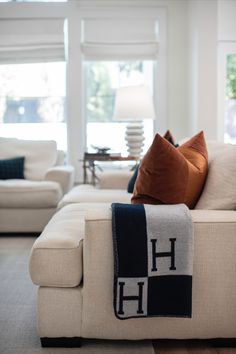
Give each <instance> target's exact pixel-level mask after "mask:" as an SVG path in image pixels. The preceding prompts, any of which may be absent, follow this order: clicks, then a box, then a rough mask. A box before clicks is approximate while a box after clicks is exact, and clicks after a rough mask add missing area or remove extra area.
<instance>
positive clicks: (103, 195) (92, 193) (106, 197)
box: [59, 185, 131, 208]
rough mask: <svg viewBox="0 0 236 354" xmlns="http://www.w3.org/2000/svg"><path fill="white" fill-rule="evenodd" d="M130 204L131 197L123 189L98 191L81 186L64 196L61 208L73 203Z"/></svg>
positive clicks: (90, 187)
mask: <svg viewBox="0 0 236 354" xmlns="http://www.w3.org/2000/svg"><path fill="white" fill-rule="evenodd" d="M116 202H117V203H130V202H131V195H130V194H129V193H128V192H127V191H126V190H123V189H98V188H95V187H93V186H91V185H79V186H76V187H74V188H72V189H71V191H70V192H69V193H67V194H66V195H64V197H63V199H62V200H61V202H60V203H59V208H62V207H64V206H65V205H68V204H73V203H116Z"/></svg>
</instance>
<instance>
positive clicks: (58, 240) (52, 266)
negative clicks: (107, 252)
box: [29, 207, 85, 287]
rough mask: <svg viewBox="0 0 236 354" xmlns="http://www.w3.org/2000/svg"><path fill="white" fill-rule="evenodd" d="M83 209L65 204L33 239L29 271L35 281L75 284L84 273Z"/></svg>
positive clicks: (63, 285) (49, 283) (48, 283)
mask: <svg viewBox="0 0 236 354" xmlns="http://www.w3.org/2000/svg"><path fill="white" fill-rule="evenodd" d="M84 232H85V227H84V212H83V210H81V211H77V212H76V214H75V212H73V210H71V209H70V208H68V207H65V208H63V209H62V210H60V211H59V212H57V213H56V214H55V215H54V216H53V217H52V219H51V220H50V222H49V223H48V225H47V226H46V227H45V229H44V231H43V232H42V234H41V235H40V236H39V237H38V238H37V239H36V241H35V243H34V245H33V247H32V250H31V254H30V262H29V272H30V276H31V279H32V281H33V283H34V284H36V285H40V286H52V287H75V286H78V285H79V284H80V283H81V281H82V276H83V263H82V253H83V239H84Z"/></svg>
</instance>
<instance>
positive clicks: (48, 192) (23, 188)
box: [0, 179, 62, 213]
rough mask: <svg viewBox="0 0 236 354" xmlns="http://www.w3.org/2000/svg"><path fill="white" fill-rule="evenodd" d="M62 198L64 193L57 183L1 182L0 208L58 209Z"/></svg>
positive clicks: (13, 180) (12, 180)
mask: <svg viewBox="0 0 236 354" xmlns="http://www.w3.org/2000/svg"><path fill="white" fill-rule="evenodd" d="M61 197H62V191H61V188H60V186H59V184H58V183H56V182H49V181H39V182H38V181H28V180H24V179H22V180H21V179H19V180H17V179H9V180H4V181H3V180H0V208H50V207H56V206H57V204H58V202H59V200H60V199H61ZM10 212H11V211H10V210H9V213H10Z"/></svg>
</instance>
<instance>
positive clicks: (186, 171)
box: [132, 132, 208, 209]
mask: <svg viewBox="0 0 236 354" xmlns="http://www.w3.org/2000/svg"><path fill="white" fill-rule="evenodd" d="M207 170H208V157H207V148H206V143H205V139H204V134H203V132H200V133H199V134H197V135H195V136H194V137H193V138H191V139H190V140H189V141H187V142H186V143H184V144H183V145H181V146H180V147H178V148H177V149H176V148H175V147H174V146H173V145H171V144H170V143H169V142H168V141H167V140H166V139H164V138H162V137H161V136H160V135H159V134H156V136H155V138H154V141H153V143H152V145H151V147H150V148H149V150H148V151H147V153H146V155H145V156H144V158H143V160H142V164H141V166H140V168H139V172H138V177H137V180H136V183H135V187H134V194H133V196H132V203H133V204H178V203H184V204H186V205H187V206H188V207H189V208H190V209H192V208H194V206H195V204H196V203H197V201H198V198H199V197H200V194H201V192H202V189H203V186H204V183H205V179H206V176H207Z"/></svg>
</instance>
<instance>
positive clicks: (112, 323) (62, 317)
mask: <svg viewBox="0 0 236 354" xmlns="http://www.w3.org/2000/svg"><path fill="white" fill-rule="evenodd" d="M63 214H64V215H63ZM83 215H84V216H85V236H84V241H83V267H84V268H83V288H82V289H80V288H77V287H75V288H57V287H56V288H55V287H51V288H50V287H40V289H39V301H38V321H39V323H38V328H39V335H40V336H41V337H73V336H82V337H85V338H106V339H145V338H178V339H182V338H218V337H220V338H234V337H236V327H235V318H236V297H235V293H236V281H235V274H236V258H235V242H236V239H235V235H236V212H235V211H223V212H222V211H218V210H217V211H203V210H193V211H191V215H192V218H193V222H194V233H195V240H194V267H193V268H194V273H193V316H192V318H191V319H189V318H163V317H160V318H158V317H156V318H145V319H130V320H127V321H120V320H118V319H117V318H116V317H115V315H114V310H113V266H114V264H113V246H112V235H111V208H110V206H109V205H108V204H107V205H106V206H105V205H103V206H101V205H100V204H92V203H88V204H85V205H83V204H74V205H73V204H72V205H69V206H67V207H65V208H63V209H62V210H61V211H60V212H59V213H58V214H57V215H55V217H54V218H53V220H52V221H51V222H50V224H49V225H48V230H47V232H49V234H48V236H47V235H46V234H45V235H44V239H41V240H40V239H39V243H40V242H42V243H41V252H43V248H44V247H47V246H48V244H49V243H48V242H49V241H50V242H51V246H52V247H56V245H58V249H59V248H60V247H61V246H63V248H64V246H65V244H66V242H67V236H66V235H67V233H66V232H64V233H63V236H62V234H60V230H61V228H62V227H61V224H60V221H61V220H63V223H65V224H64V226H63V227H65V228H64V230H66V229H67V227H69V225H70V226H71V228H70V230H69V233H68V235H69V241H68V242H69V243H71V244H72V245H73V242H74V241H72V239H71V237H70V235H71V232H72V229H73V228H74V227H76V230H74V231H73V232H75V233H78V238H79V234H80V231H79V230H78V228H77V225H76V222H77V220H78V219H80V218H81V217H82V216H83ZM69 217H71V219H70V220H69ZM67 219H68V222H67ZM66 223H67V224H68V225H67V226H66ZM45 232H46V230H45ZM58 233H59V235H60V236H59V237H58V236H57V235H58ZM62 238H63V240H62ZM49 239H50V240H49ZM69 243H68V244H67V245H69ZM33 252H34V250H33ZM53 261H55V259H54V260H53ZM63 262H64V261H63ZM41 266H42V264H41V263H40V265H39V264H38V265H37V267H36V268H35V269H34V272H35V273H36V272H37V271H40V269H39V267H41ZM49 266H51V265H50V263H47V266H45V267H44V270H43V271H44V272H45V275H42V276H47V275H46V273H47V272H48V271H49V272H50V268H49ZM61 272H62V269H61V268H60V269H59V273H61ZM71 272H74V269H72V268H71ZM31 275H32V274H31ZM55 276H56V277H58V275H55ZM63 277H64V278H65V280H67V277H68V274H67V273H66V272H64V273H63Z"/></svg>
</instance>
